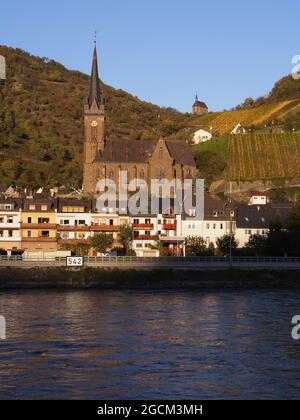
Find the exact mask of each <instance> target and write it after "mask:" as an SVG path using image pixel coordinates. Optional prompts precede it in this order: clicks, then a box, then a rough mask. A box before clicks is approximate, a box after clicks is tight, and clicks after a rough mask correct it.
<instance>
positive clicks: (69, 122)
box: [0, 46, 192, 186]
mask: <svg viewBox="0 0 300 420" xmlns="http://www.w3.org/2000/svg"><path fill="white" fill-rule="evenodd" d="M0 55H3V56H4V57H5V58H6V61H7V80H6V81H5V82H0V159H1V160H0V178H1V183H6V184H11V183H12V182H16V183H17V184H18V185H21V186H39V185H49V186H54V185H66V186H71V185H74V186H80V185H81V182H82V150H83V134H84V133H83V123H82V116H83V103H84V100H85V97H86V96H87V93H88V86H89V77H88V76H87V75H85V74H82V73H79V72H77V71H70V70H67V69H66V68H65V67H64V66H62V65H61V64H59V63H56V62H55V61H52V60H49V59H47V58H38V57H34V56H31V55H30V54H28V53H26V52H24V51H22V50H18V49H16V50H15V49H11V48H7V47H1V46H0ZM104 95H105V97H106V101H107V105H106V112H107V125H106V136H107V137H108V138H120V139H124V140H125V139H131V140H132V141H139V140H148V139H153V138H154V137H155V136H157V135H158V133H159V132H161V134H162V135H164V136H170V135H172V134H173V133H176V132H177V131H178V130H180V129H182V128H183V127H185V126H186V125H187V122H188V120H189V119H191V118H192V117H191V116H190V115H188V114H186V115H185V114H181V113H179V112H177V111H176V110H174V109H161V108H160V107H158V106H155V105H152V104H150V103H147V102H143V101H141V100H139V99H138V98H136V97H134V96H132V95H130V94H128V93H126V92H124V91H122V90H116V89H113V88H112V87H110V86H104ZM159 116H160V118H159Z"/></svg>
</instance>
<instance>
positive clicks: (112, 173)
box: [108, 169, 115, 179]
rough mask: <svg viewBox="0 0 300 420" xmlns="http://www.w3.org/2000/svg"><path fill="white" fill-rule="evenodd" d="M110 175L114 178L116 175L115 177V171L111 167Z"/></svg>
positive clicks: (110, 177)
mask: <svg viewBox="0 0 300 420" xmlns="http://www.w3.org/2000/svg"><path fill="white" fill-rule="evenodd" d="M108 177H109V179H114V177H115V171H114V170H113V169H110V170H109V173H108Z"/></svg>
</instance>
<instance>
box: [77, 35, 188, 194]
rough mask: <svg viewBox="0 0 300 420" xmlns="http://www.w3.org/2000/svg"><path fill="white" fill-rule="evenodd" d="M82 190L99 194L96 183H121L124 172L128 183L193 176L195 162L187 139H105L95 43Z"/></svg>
mask: <svg viewBox="0 0 300 420" xmlns="http://www.w3.org/2000/svg"><path fill="white" fill-rule="evenodd" d="M84 130H85V139H84V165H83V191H84V192H85V193H89V194H95V193H96V185H97V182H98V181H99V180H101V179H105V178H106V179H111V180H114V181H115V182H116V184H117V185H118V183H119V175H120V172H121V171H127V175H128V182H130V181H131V180H132V179H136V178H138V179H143V180H145V181H146V182H147V183H148V185H150V183H151V179H159V180H161V179H168V180H171V179H174V178H177V179H181V180H184V179H192V178H194V177H195V176H196V164H195V161H194V158H193V155H192V152H191V149H190V146H189V145H188V144H186V143H184V142H180V141H174V140H173V141H172V140H164V139H162V138H157V139H153V140H147V141H132V140H131V141H128V140H106V138H105V99H104V96H103V92H102V89H101V88H100V82H99V76H98V60H97V50H96V43H95V47H94V55H93V65H92V74H91V80H90V89H89V96H88V97H87V99H86V102H85V105H84Z"/></svg>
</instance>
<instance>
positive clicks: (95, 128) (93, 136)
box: [91, 127, 98, 140]
mask: <svg viewBox="0 0 300 420" xmlns="http://www.w3.org/2000/svg"><path fill="white" fill-rule="evenodd" d="M97 131H98V130H97V127H92V128H91V137H92V140H97V134H98V133H97Z"/></svg>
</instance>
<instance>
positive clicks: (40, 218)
mask: <svg viewBox="0 0 300 420" xmlns="http://www.w3.org/2000/svg"><path fill="white" fill-rule="evenodd" d="M47 223H50V219H49V218H44V217H39V218H38V224H40V225H43V224H47Z"/></svg>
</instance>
